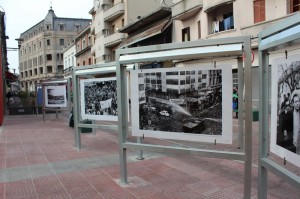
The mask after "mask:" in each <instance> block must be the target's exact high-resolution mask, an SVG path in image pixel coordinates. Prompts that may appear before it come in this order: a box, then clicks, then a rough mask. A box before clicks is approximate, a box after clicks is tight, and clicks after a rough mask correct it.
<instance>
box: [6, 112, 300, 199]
mask: <svg viewBox="0 0 300 199" xmlns="http://www.w3.org/2000/svg"><path fill="white" fill-rule="evenodd" d="M233 125H234V129H235V130H236V129H237V122H236V120H235V121H234V124H233ZM257 138H258V122H253V161H252V185H251V193H252V198H257V186H258V185H257V184H258V177H257V175H258V172H257V164H258V159H257V157H258V151H257V150H258V140H257ZM81 139H82V149H81V150H80V151H78V150H76V149H75V148H74V142H75V141H74V129H73V128H70V127H69V126H68V118H67V115H63V114H62V115H60V118H59V119H57V118H56V117H55V114H47V115H46V121H45V122H44V121H43V120H42V116H41V115H38V116H36V115H25V116H5V121H4V125H3V126H2V127H0V199H21V198H22V199H44V198H49V199H50V198H56V199H63V198H83V199H96V198H114V199H123V198H124V199H127V198H128V199H135V198H136V199H146V198H152V199H159V198H161V199H174V198H178V199H179V198H180V199H193V198H197V199H200V198H211V199H212V198H224V199H227V198H228V199H233V198H243V189H244V188H243V181H244V177H243V174H244V163H243V162H240V161H232V160H223V159H214V158H206V157H197V156H186V155H174V154H173V155H172V154H160V153H152V152H146V151H144V158H145V159H144V160H137V151H129V152H128V164H127V168H128V181H129V183H128V184H126V185H124V184H121V183H120V167H119V153H118V135H117V131H116V130H97V131H96V134H92V133H83V134H81ZM129 139H130V140H132V141H134V140H135V139H134V138H132V137H130V138H129ZM143 142H147V143H153V144H162V145H168V146H170V145H172V146H173V145H175V146H186V147H188V146H191V147H198V148H206V149H225V150H232V151H238V149H237V135H236V134H234V135H233V145H231V146H225V145H218V144H217V145H216V146H215V145H213V144H211V145H209V144H205V143H192V142H179V141H170V140H158V139H149V138H146V139H145V140H143ZM270 158H272V159H273V160H274V161H277V162H279V163H281V162H282V160H281V159H279V158H278V157H276V156H274V155H272V154H270ZM286 167H287V168H288V169H289V170H292V171H293V172H295V173H296V174H298V175H299V174H300V171H299V168H297V167H295V166H294V165H292V164H290V163H287V165H286ZM267 187H268V198H270V199H275V198H289V199H296V198H300V190H297V189H296V188H295V187H293V186H291V185H290V184H288V183H287V182H285V181H283V180H282V179H280V178H278V177H277V176H275V175H273V174H272V173H269V175H268V184H267Z"/></svg>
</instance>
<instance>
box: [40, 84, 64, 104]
mask: <svg viewBox="0 0 300 199" xmlns="http://www.w3.org/2000/svg"><path fill="white" fill-rule="evenodd" d="M45 92H46V96H45V106H46V107H66V106H67V99H66V93H67V90H66V86H46V87H45Z"/></svg>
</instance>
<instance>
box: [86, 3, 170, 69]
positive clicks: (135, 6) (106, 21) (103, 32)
mask: <svg viewBox="0 0 300 199" xmlns="http://www.w3.org/2000/svg"><path fill="white" fill-rule="evenodd" d="M163 3H164V5H165V6H169V7H171V5H172V1H171V0H165V1H163ZM161 6H162V3H161V2H160V1H140V0H130V1H129V0H94V7H93V9H92V10H91V11H90V13H91V15H92V25H91V34H92V42H93V45H92V48H91V52H92V56H93V59H94V63H95V64H98V63H106V62H111V61H114V60H115V50H116V49H117V48H118V46H119V44H120V43H121V42H122V41H124V39H125V38H126V36H127V35H126V33H120V32H118V30H119V29H120V28H122V27H124V26H125V25H127V24H129V23H131V22H134V21H136V20H137V19H139V18H141V17H142V16H144V15H147V14H149V13H151V12H153V11H154V10H157V9H158V8H160V7H161Z"/></svg>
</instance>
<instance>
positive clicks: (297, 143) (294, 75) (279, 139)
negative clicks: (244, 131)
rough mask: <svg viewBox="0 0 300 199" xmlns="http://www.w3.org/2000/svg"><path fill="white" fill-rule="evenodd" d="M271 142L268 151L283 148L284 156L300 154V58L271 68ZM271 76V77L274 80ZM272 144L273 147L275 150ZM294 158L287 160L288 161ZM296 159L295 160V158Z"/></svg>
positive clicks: (277, 63)
mask: <svg viewBox="0 0 300 199" xmlns="http://www.w3.org/2000/svg"><path fill="white" fill-rule="evenodd" d="M272 67H273V68H272V84H273V85H272V86H273V87H275V86H276V88H274V89H275V90H273V89H272V91H276V92H274V94H272V131H271V132H272V134H271V136H272V139H271V142H272V143H271V144H273V147H271V148H276V147H277V148H282V152H281V153H278V152H277V150H275V153H276V154H282V156H283V157H286V156H287V155H288V154H291V155H292V156H298V159H299V155H300V134H299V133H300V59H299V56H291V57H290V58H288V59H283V58H282V59H278V60H277V61H275V62H274V64H273V65H272ZM273 75H274V77H273ZM274 145H275V146H276V147H274ZM292 158H293V159H294V157H290V159H292ZM296 159H297V158H296Z"/></svg>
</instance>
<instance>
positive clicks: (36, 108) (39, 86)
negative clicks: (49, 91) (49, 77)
mask: <svg viewBox="0 0 300 199" xmlns="http://www.w3.org/2000/svg"><path fill="white" fill-rule="evenodd" d="M39 88H41V89H42V92H43V86H42V84H41V83H37V84H36V85H35V103H34V108H35V111H36V112H35V115H38V114H39V104H38V89H39ZM42 95H43V94H42ZM42 105H43V102H42Z"/></svg>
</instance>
